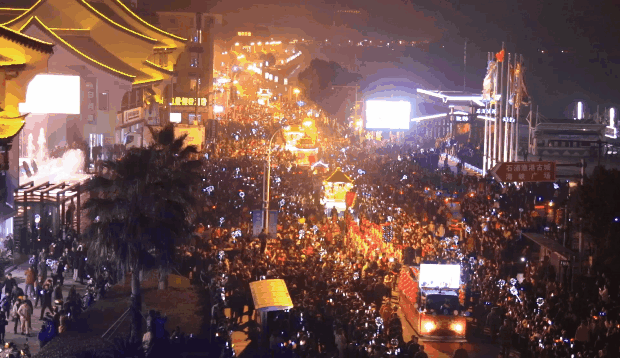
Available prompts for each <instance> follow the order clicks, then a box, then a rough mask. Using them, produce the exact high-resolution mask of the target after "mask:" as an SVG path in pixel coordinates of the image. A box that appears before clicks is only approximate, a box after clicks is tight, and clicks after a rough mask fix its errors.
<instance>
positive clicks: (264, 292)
mask: <svg viewBox="0 0 620 358" xmlns="http://www.w3.org/2000/svg"><path fill="white" fill-rule="evenodd" d="M250 291H252V299H253V300H254V307H255V308H256V309H257V310H259V311H263V312H268V311H280V310H287V309H291V308H293V301H291V295H289V293H288V289H287V288H286V283H284V280H280V279H274V280H261V281H254V282H250Z"/></svg>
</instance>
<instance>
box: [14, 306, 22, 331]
mask: <svg viewBox="0 0 620 358" xmlns="http://www.w3.org/2000/svg"><path fill="white" fill-rule="evenodd" d="M21 304H22V300H20V299H17V300H15V303H14V304H13V308H11V319H13V322H15V326H13V333H15V334H17V326H19V306H21Z"/></svg>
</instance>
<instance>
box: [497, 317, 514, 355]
mask: <svg viewBox="0 0 620 358" xmlns="http://www.w3.org/2000/svg"><path fill="white" fill-rule="evenodd" d="M511 340H512V327H511V326H510V322H509V321H508V320H507V319H505V320H504V324H503V325H502V326H501V327H500V328H499V344H500V347H501V355H502V358H508V355H509V354H510V341H511Z"/></svg>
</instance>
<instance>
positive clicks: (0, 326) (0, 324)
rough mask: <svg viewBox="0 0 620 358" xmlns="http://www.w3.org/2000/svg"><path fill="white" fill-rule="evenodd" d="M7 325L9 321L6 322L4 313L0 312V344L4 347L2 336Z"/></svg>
mask: <svg viewBox="0 0 620 358" xmlns="http://www.w3.org/2000/svg"><path fill="white" fill-rule="evenodd" d="M8 325H9V321H7V320H6V316H5V315H4V312H0V343H2V345H4V336H5V334H6V326H8Z"/></svg>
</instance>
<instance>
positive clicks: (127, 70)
mask: <svg viewBox="0 0 620 358" xmlns="http://www.w3.org/2000/svg"><path fill="white" fill-rule="evenodd" d="M56 34H58V33H57V32H56ZM58 36H59V37H60V38H62V39H63V40H64V41H66V42H67V43H68V44H69V45H71V46H72V47H74V48H76V49H78V50H79V51H80V52H81V53H82V54H83V55H85V56H86V57H88V58H93V59H97V61H98V62H101V63H103V64H105V65H106V66H108V67H110V68H113V69H115V70H117V71H118V72H122V73H124V74H128V75H130V76H132V77H133V78H134V79H135V80H139V81H144V80H146V79H149V78H150V76H149V75H147V74H145V73H144V72H142V71H140V70H138V69H136V68H134V67H132V66H130V65H129V64H127V63H126V62H124V61H123V60H121V59H120V58H118V57H116V56H115V55H114V54H112V53H111V52H109V51H108V50H106V48H105V47H103V46H102V45H101V44H99V43H98V42H97V41H95V40H93V38H92V37H90V36H88V35H78V34H63V35H60V34H58Z"/></svg>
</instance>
